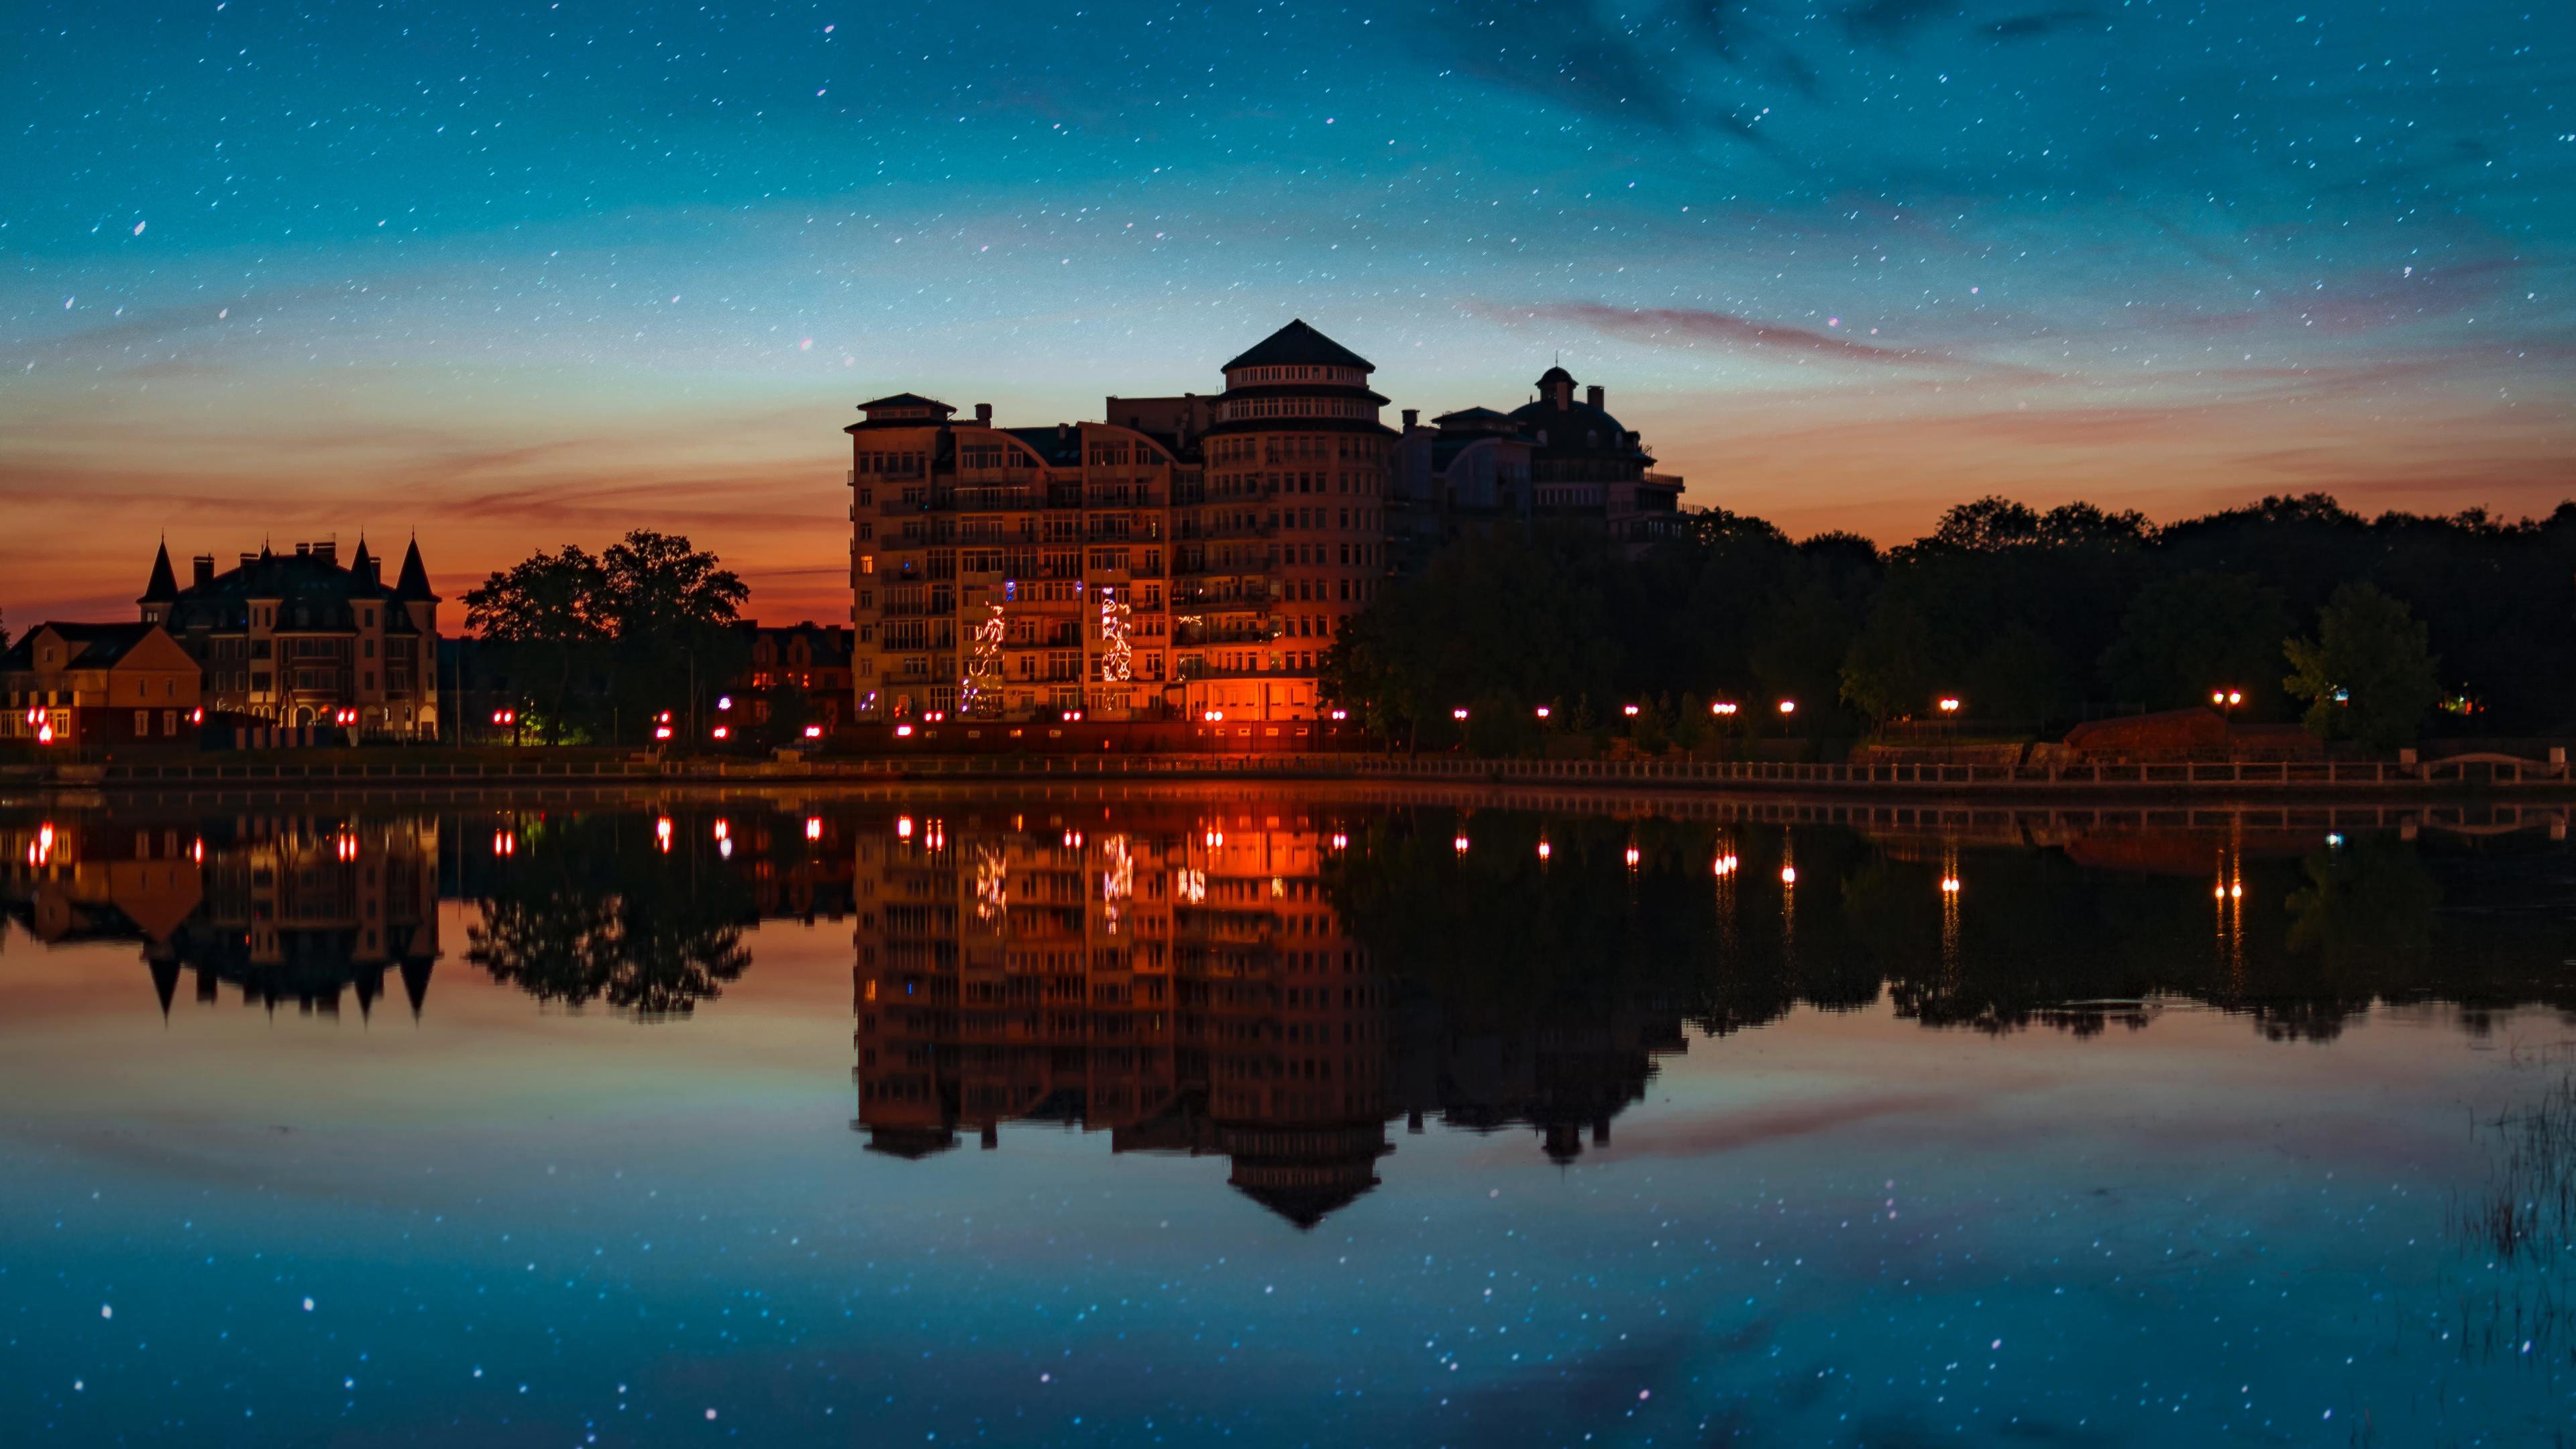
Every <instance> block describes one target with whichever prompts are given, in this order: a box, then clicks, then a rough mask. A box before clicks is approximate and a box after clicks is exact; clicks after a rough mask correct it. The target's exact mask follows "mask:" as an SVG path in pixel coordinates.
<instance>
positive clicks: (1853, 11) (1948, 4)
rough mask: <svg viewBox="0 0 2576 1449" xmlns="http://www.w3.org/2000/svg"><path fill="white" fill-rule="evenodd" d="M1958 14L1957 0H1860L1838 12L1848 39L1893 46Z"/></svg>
mask: <svg viewBox="0 0 2576 1449" xmlns="http://www.w3.org/2000/svg"><path fill="white" fill-rule="evenodd" d="M1958 13H1959V4H1958V0H1861V3H1859V4H1857V5H1853V6H1851V7H1849V8H1847V9H1845V10H1844V11H1843V13H1842V23H1843V30H1844V31H1845V32H1846V33H1848V34H1849V35H1850V36H1851V38H1852V39H1854V40H1859V41H1867V42H1870V43H1871V44H1874V45H1894V44H1896V43H1897V42H1899V41H1901V40H1904V39H1905V38H1907V37H1908V36H1909V35H1911V34H1912V33H1913V32H1914V31H1916V30H1918V29H1921V28H1922V27H1923V26H1925V25H1929V24H1930V23H1932V22H1933V21H1935V20H1946V19H1948V18H1949V17H1951V16H1953V15H1956V14H1958Z"/></svg>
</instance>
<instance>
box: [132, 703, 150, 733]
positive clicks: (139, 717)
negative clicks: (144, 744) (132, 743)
mask: <svg viewBox="0 0 2576 1449" xmlns="http://www.w3.org/2000/svg"><path fill="white" fill-rule="evenodd" d="M151 733H152V711H150V710H148V709H138V710H136V711H135V712H134V737H135V738H136V739H138V740H139V739H144V738H147V737H149V736H150V735H151Z"/></svg>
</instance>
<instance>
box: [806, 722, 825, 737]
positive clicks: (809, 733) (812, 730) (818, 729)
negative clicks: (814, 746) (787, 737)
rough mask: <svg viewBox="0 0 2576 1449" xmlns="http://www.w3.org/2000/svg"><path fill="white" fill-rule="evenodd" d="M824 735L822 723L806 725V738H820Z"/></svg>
mask: <svg viewBox="0 0 2576 1449" xmlns="http://www.w3.org/2000/svg"><path fill="white" fill-rule="evenodd" d="M822 737H823V727H822V726H821V725H807V726H806V727H805V738H807V739H809V740H819V739H821V738H822Z"/></svg>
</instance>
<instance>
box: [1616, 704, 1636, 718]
mask: <svg viewBox="0 0 2576 1449" xmlns="http://www.w3.org/2000/svg"><path fill="white" fill-rule="evenodd" d="M1619 712H1620V713H1621V714H1624V715H1626V716H1627V717H1628V718H1630V719H1635V718H1636V717H1637V707H1636V706H1635V705H1633V704H1623V705H1621V706H1619Z"/></svg>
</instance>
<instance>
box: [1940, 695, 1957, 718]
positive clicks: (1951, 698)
mask: <svg viewBox="0 0 2576 1449" xmlns="http://www.w3.org/2000/svg"><path fill="white" fill-rule="evenodd" d="M1941 712H1942V713H1943V714H1957V713H1958V712H1959V697H1958V696H1957V695H1955V694H1945V695H1943V696H1941Z"/></svg>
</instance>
